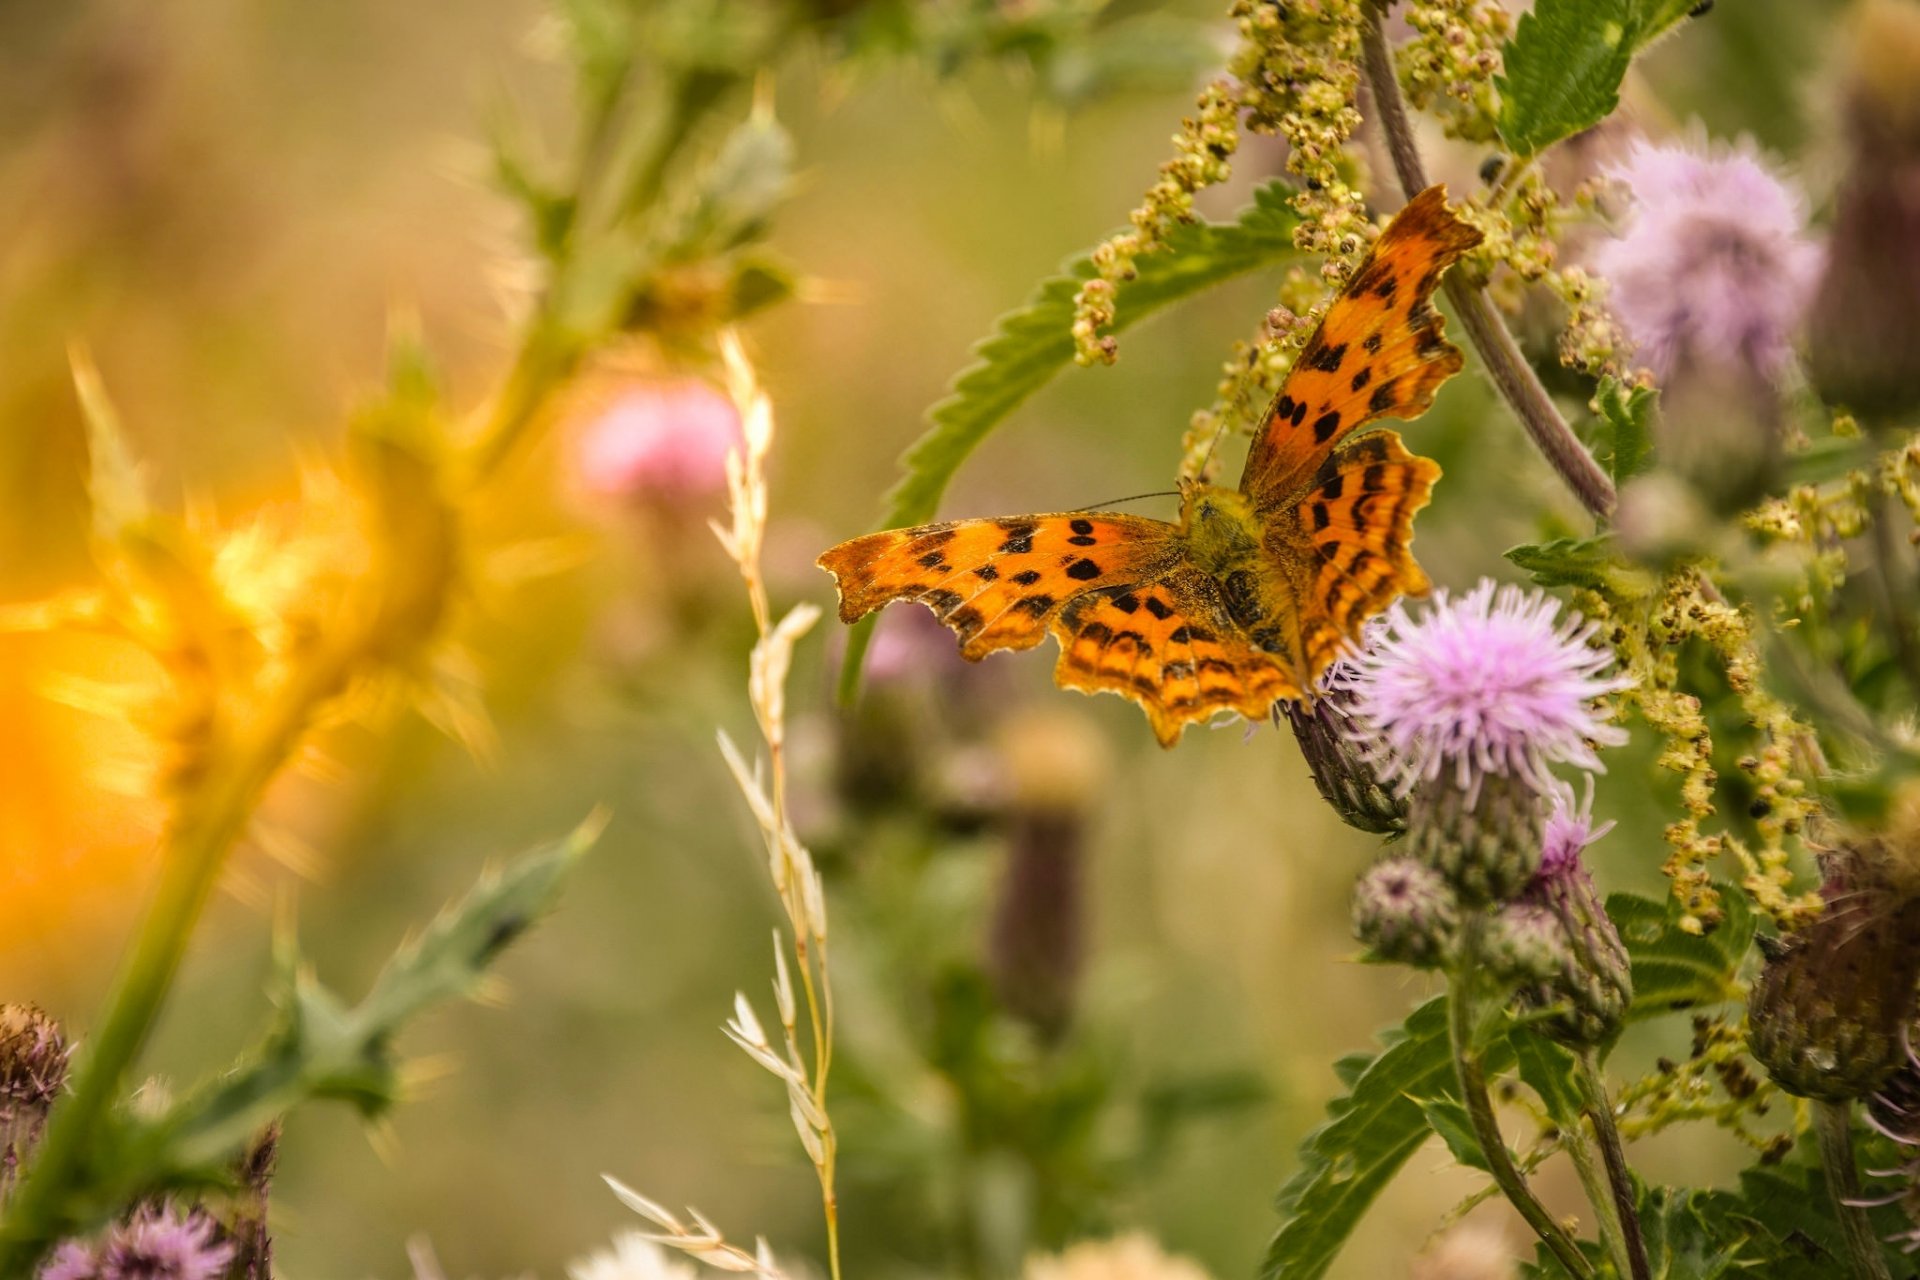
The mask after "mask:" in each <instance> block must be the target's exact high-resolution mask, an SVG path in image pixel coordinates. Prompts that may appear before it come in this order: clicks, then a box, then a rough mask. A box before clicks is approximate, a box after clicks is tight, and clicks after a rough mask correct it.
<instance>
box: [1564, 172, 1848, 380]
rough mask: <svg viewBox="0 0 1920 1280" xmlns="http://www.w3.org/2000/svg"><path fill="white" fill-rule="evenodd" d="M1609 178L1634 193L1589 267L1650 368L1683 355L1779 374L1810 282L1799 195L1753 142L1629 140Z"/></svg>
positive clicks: (1814, 248)
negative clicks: (1628, 216) (1700, 144)
mask: <svg viewBox="0 0 1920 1280" xmlns="http://www.w3.org/2000/svg"><path fill="white" fill-rule="evenodd" d="M1607 176H1609V177H1611V178H1613V179H1614V180H1615V181H1618V182H1621V183H1624V184H1625V185H1626V186H1627V188H1628V189H1629V190H1630V191H1631V192H1632V193H1633V201H1634V206H1635V212H1634V216H1633V220H1632V222H1631V223H1629V225H1628V226H1627V229H1626V231H1625V232H1624V233H1623V234H1622V235H1621V236H1620V237H1619V238H1618V239H1615V240H1612V241H1609V242H1607V243H1605V244H1602V245H1601V246H1600V247H1599V249H1598V250H1597V251H1596V253H1595V255H1594V264H1593V265H1594V268H1595V270H1597V271H1598V272H1599V274H1600V275H1602V276H1604V277H1605V278H1606V279H1607V281H1608V282H1609V283H1610V284H1611V286H1612V289H1611V292H1610V293H1609V295H1608V297H1609V303H1610V305H1611V306H1612V308H1613V311H1614V313H1615V314H1616V315H1617V316H1619V318H1620V321H1621V323H1622V324H1623V325H1625V326H1626V330H1627V332H1628V334H1629V335H1631V337H1632V338H1633V341H1634V343H1635V344H1636V345H1637V347H1638V348H1639V354H1640V357H1641V359H1642V360H1644V361H1645V362H1646V364H1647V365H1648V367H1649V368H1651V369H1652V370H1653V372H1654V375H1655V376H1656V377H1657V378H1659V379H1660V380H1661V381H1663V382H1664V381H1666V379H1667V377H1668V375H1670V374H1671V373H1672V372H1673V371H1674V368H1675V367H1676V365H1677V364H1678V363H1679V362H1680V361H1682V360H1684V359H1686V358H1687V356H1688V355H1689V354H1694V355H1701V356H1708V357H1714V358H1716V359H1718V360H1719V361H1720V362H1722V363H1730V364H1739V365H1745V366H1748V367H1751V368H1753V369H1755V370H1756V371H1758V372H1759V373H1761V374H1763V375H1765V376H1767V377H1775V376H1777V375H1778V374H1779V373H1780V372H1781V370H1782V369H1783V368H1784V367H1785V366H1786V363H1787V360H1788V358H1789V356H1790V354H1791V351H1792V340H1793V334H1794V333H1795V332H1796V331H1797V330H1798V329H1799V327H1800V321H1801V317H1802V316H1803V315H1804V314H1805V312H1806V309H1807V306H1808V304H1809V303H1810V301H1811V299H1812V295H1813V289H1814V286H1815V284H1816V283H1817V281H1818V278H1819V274H1820V266H1821V260H1822V257H1823V255H1822V253H1821V250H1820V248H1819V246H1818V245H1815V244H1814V243H1812V242H1811V241H1809V240H1807V239H1806V238H1805V236H1804V235H1803V234H1802V231H1803V228H1804V227H1805V225H1806V207H1805V201H1804V200H1803V198H1802V197H1801V195H1800V194H1799V193H1798V192H1797V191H1795V190H1794V189H1793V188H1791V187H1790V186H1788V185H1787V184H1786V183H1785V182H1783V181H1782V180H1781V179H1780V178H1779V177H1777V176H1775V175H1774V174H1773V173H1771V172H1769V171H1768V169H1767V168H1766V166H1765V165H1764V164H1762V163H1761V161H1760V159H1759V157H1758V156H1757V155H1756V154H1755V152H1754V150H1753V148H1752V147H1751V146H1750V145H1743V146H1741V147H1738V148H1735V149H1731V150H1720V151H1718V152H1717V153H1716V152H1714V151H1708V152H1707V153H1706V154H1701V153H1700V152H1699V151H1696V150H1689V149H1687V148H1685V147H1678V146H1668V147H1661V146H1655V145H1653V144H1652V143H1650V142H1646V141H1640V142H1636V143H1635V144H1634V146H1633V149H1632V150H1631V151H1630V152H1629V153H1628V156H1627V159H1626V162H1625V163H1624V164H1620V165H1616V166H1613V167H1611V168H1610V169H1608V171H1607Z"/></svg>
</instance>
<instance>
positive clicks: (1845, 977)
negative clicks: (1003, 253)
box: [1747, 848, 1920, 1102]
mask: <svg viewBox="0 0 1920 1280" xmlns="http://www.w3.org/2000/svg"><path fill="white" fill-rule="evenodd" d="M1825 871H1826V882H1825V883H1824V884H1823V885H1822V886H1821V888H1820V894H1821V897H1822V898H1823V899H1824V900H1825V902H1826V909H1825V910H1824V911H1823V912H1821V914H1820V916H1819V918H1818V919H1816V920H1815V921H1814V922H1813V923H1812V924H1810V925H1808V926H1807V927H1806V928H1805V929H1804V930H1803V931H1801V932H1800V933H1799V934H1797V935H1795V936H1793V937H1791V938H1789V939H1788V940H1787V941H1786V942H1785V943H1779V944H1774V945H1772V946H1771V947H1769V951H1770V952H1771V954H1770V955H1769V956H1768V959H1767V964H1766V967H1765V968H1763V969H1762V970H1761V971H1760V977H1759V980H1758V981H1757V982H1756V983H1755V984H1754V987H1753V994H1752V995H1751V996H1750V997H1749V999H1748V1002H1747V1021H1748V1026H1749V1031H1748V1039H1749V1043H1750V1045H1751V1047H1752V1050H1753V1056H1754V1057H1755V1058H1756V1059H1758V1060H1759V1061H1760V1063H1761V1065H1763V1066H1765V1067H1766V1069H1767V1072H1768V1074H1769V1075H1771V1076H1772V1077H1773V1079H1774V1082H1775V1083H1776V1084H1778V1085H1779V1086H1780V1087H1781V1088H1783V1089H1785V1090H1786V1091H1787V1092H1788V1093H1792V1094H1796V1095H1798V1096H1800V1097H1803V1098H1818V1099H1821V1100H1823V1101H1829V1102H1840V1101H1845V1100H1846V1099H1849V1098H1857V1097H1860V1096H1862V1095H1864V1094H1869V1093H1872V1092H1873V1091H1874V1090H1875V1089H1877V1088H1878V1087H1879V1086H1880V1085H1882V1084H1883V1083H1885V1081H1886V1080H1887V1078H1888V1077H1889V1076H1891V1075H1892V1074H1893V1072H1894V1071H1895V1070H1896V1069H1897V1068H1898V1067H1899V1065H1900V1063H1901V1062H1902V1061H1903V1059H1904V1042H1905V1033H1906V1028H1907V1026H1908V1025H1909V1024H1910V1023H1911V1022H1912V1020H1913V1016H1914V1000H1915V989H1914V984H1915V982H1916V981H1920V899H1916V898H1914V897H1912V896H1910V895H1908V894H1906V893H1902V892H1899V891H1897V890H1895V889H1894V888H1892V887H1891V885H1890V884H1889V882H1888V880H1887V877H1886V876H1885V874H1884V869H1883V868H1881V867H1879V866H1877V865H1876V861H1875V859H1874V858H1873V857H1872V856H1871V851H1870V850H1869V849H1856V848H1844V849H1841V850H1839V851H1837V852H1836V853H1835V854H1833V855H1831V856H1830V857H1829V858H1828V859H1827V863H1826V866H1825Z"/></svg>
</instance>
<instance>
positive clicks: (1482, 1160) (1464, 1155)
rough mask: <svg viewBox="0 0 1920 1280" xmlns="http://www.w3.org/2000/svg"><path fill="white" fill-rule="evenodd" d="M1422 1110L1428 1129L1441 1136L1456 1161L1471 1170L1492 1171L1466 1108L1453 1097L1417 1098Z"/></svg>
mask: <svg viewBox="0 0 1920 1280" xmlns="http://www.w3.org/2000/svg"><path fill="white" fill-rule="evenodd" d="M1415 1101H1417V1102H1418V1103H1419V1104H1420V1111H1421V1113H1422V1114H1424V1115H1425V1116H1426V1117H1427V1127H1428V1128H1430V1129H1432V1130H1433V1131H1434V1132H1435V1133H1437V1134H1439V1135H1440V1141H1442V1142H1444V1143H1446V1144H1447V1150H1448V1151H1450V1152H1452V1153H1453V1158H1454V1159H1455V1160H1457V1161H1459V1162H1460V1163H1461V1164H1463V1165H1465V1166H1466V1167H1467V1168H1469V1169H1478V1170H1480V1172H1482V1173H1491V1172H1493V1170H1492V1167H1491V1166H1490V1165H1489V1164H1488V1163H1487V1153H1486V1152H1485V1151H1484V1150H1482V1149H1481V1147H1480V1137H1479V1135H1478V1134H1476V1133H1474V1131H1473V1120H1472V1119H1471V1118H1470V1117H1469V1116H1468V1115H1467V1109H1466V1107H1465V1106H1464V1105H1463V1104H1461V1103H1460V1102H1457V1101H1455V1100H1454V1099H1452V1098H1417V1099H1415Z"/></svg>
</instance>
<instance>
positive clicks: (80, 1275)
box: [39, 1240, 101, 1280]
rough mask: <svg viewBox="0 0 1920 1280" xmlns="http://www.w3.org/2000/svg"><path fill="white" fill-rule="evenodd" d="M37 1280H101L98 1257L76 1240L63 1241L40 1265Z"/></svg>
mask: <svg viewBox="0 0 1920 1280" xmlns="http://www.w3.org/2000/svg"><path fill="white" fill-rule="evenodd" d="M39 1280H101V1271H100V1257H99V1255H98V1254H96V1253H95V1252H94V1251H93V1250H92V1249H91V1248H89V1247H88V1246H87V1245H84V1244H82V1243H80V1241H78V1240H63V1241H61V1242H60V1244H59V1245H57V1246H56V1247H55V1248H54V1251H53V1252H52V1253H51V1254H49V1255H47V1260H46V1261H45V1262H43V1263H41V1264H40V1273H39Z"/></svg>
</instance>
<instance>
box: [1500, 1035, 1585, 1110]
mask: <svg viewBox="0 0 1920 1280" xmlns="http://www.w3.org/2000/svg"><path fill="white" fill-rule="evenodd" d="M1513 1054H1514V1064H1515V1065H1516V1066H1517V1067H1518V1068H1519V1070H1520V1078H1521V1079H1522V1080H1524V1081H1526V1084H1527V1087H1528V1088H1529V1089H1531V1090H1533V1091H1534V1092H1535V1093H1536V1094H1538V1095H1539V1096H1540V1104H1541V1105H1542V1106H1543V1107H1545V1108H1546V1109H1547V1115H1548V1116H1550V1117H1551V1118H1552V1119H1553V1122H1554V1123H1555V1124H1557V1125H1559V1126H1560V1127H1561V1128H1562V1129H1570V1128H1572V1127H1573V1126H1574V1125H1576V1124H1578V1123H1579V1122H1580V1114H1581V1112H1582V1111H1583V1110H1584V1109H1585V1108H1584V1103H1583V1102H1582V1099H1581V1094H1580V1084H1579V1080H1578V1073H1579V1065H1578V1064H1577V1063H1576V1062H1575V1061H1574V1059H1573V1055H1572V1054H1570V1053H1568V1052H1567V1051H1566V1050H1565V1049H1562V1048H1561V1047H1560V1046H1559V1045H1557V1044H1555V1043H1554V1042H1553V1041H1551V1040H1548V1039H1547V1038H1546V1037H1544V1036H1540V1035H1536V1034H1534V1033H1533V1032H1531V1031H1525V1030H1522V1031H1516V1032H1515V1033H1514V1034H1513Z"/></svg>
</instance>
